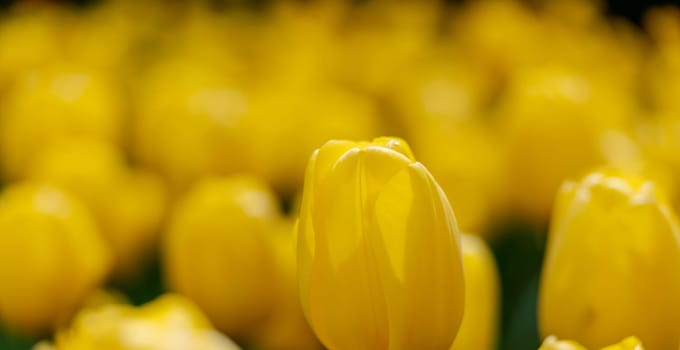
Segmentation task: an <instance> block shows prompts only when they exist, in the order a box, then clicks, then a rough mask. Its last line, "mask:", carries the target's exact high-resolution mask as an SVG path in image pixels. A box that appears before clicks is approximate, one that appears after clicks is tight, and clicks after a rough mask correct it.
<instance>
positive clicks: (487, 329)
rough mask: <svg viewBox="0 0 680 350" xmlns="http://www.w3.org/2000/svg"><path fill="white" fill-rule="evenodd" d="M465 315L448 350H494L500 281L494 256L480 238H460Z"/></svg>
mask: <svg viewBox="0 0 680 350" xmlns="http://www.w3.org/2000/svg"><path fill="white" fill-rule="evenodd" d="M461 237H462V240H461V242H462V250H463V268H464V269H465V314H464V315H463V323H462V324H461V325H460V331H459V332H458V336H457V337H456V340H455V341H454V342H453V346H452V347H451V350H469V349H478V350H493V349H495V348H496V342H497V341H498V315H499V312H500V309H499V307H498V306H499V305H498V303H499V298H500V293H499V288H500V286H499V281H498V271H497V270H496V263H495V261H494V258H493V255H492V254H491V251H490V250H489V247H487V245H486V243H485V242H484V241H483V240H482V239H481V238H479V237H476V236H472V235H468V234H463V235H461Z"/></svg>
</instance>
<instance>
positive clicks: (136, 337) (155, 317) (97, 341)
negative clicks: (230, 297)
mask: <svg viewBox="0 0 680 350" xmlns="http://www.w3.org/2000/svg"><path fill="white" fill-rule="evenodd" d="M40 346H42V347H43V348H44V349H53V350H91V349H107V350H175V349H176V350H180V349H201V350H238V349H239V348H238V346H236V345H235V344H234V343H233V342H232V341H231V340H229V339H228V338H227V337H225V336H223V335H221V334H219V333H218V332H216V331H214V330H213V329H212V327H211V325H210V322H209V321H208V320H207V319H206V318H205V316H203V314H202V313H201V312H200V310H198V308H197V307H196V306H194V305H193V304H192V303H191V302H189V301H188V300H187V299H185V298H183V297H180V296H174V295H165V296H162V297H160V298H159V299H156V300H155V301H152V302H150V303H148V304H146V305H144V306H141V307H139V308H135V307H132V306H128V305H106V306H102V307H98V308H92V309H84V310H83V311H81V312H80V313H79V314H78V315H77V316H76V318H75V321H74V322H73V324H72V325H71V327H70V328H69V329H66V330H64V331H61V332H59V333H57V335H56V339H55V344H54V345H53V346H51V347H47V346H49V345H48V344H44V343H43V344H41V345H40ZM43 348H40V349H43Z"/></svg>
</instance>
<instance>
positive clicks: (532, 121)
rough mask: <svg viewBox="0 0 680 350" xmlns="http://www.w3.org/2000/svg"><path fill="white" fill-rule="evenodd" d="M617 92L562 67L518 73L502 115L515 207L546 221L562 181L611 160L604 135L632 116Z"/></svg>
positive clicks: (510, 187) (584, 74) (508, 171)
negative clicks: (629, 115)
mask: <svg viewBox="0 0 680 350" xmlns="http://www.w3.org/2000/svg"><path fill="white" fill-rule="evenodd" d="M618 92H619V91H618V90H617V89H614V88H611V87H609V86H608V85H605V84H604V83H603V82H602V81H599V80H596V79H591V78H590V77H589V76H587V75H586V73H584V72H580V71H577V70H574V69H571V68H564V67H559V66H546V67H539V68H532V69H529V70H526V71H522V72H518V73H517V75H516V77H515V79H514V80H513V81H512V83H511V84H510V87H509V89H508V92H507V94H506V95H505V97H504V100H503V103H502V106H501V109H500V111H501V113H502V115H504V116H505V118H504V119H503V120H502V121H501V122H502V126H501V129H502V132H503V135H504V137H503V142H504V149H505V150H506V158H507V159H506V160H507V172H506V173H507V177H506V179H507V186H506V187H507V189H508V191H509V194H508V195H509V197H510V198H509V200H510V205H511V206H512V209H513V210H514V211H515V212H517V214H520V215H523V216H525V217H527V218H529V219H532V220H534V221H538V222H541V221H547V219H548V217H549V215H550V210H551V207H552V203H553V201H554V197H555V194H556V193H557V190H558V189H559V186H560V183H561V182H562V181H563V180H564V179H565V178H568V177H572V176H579V175H581V174H582V173H583V172H585V171H588V170H589V169H591V168H593V167H596V166H600V165H602V164H607V163H608V161H609V157H608V155H607V152H606V151H607V150H606V148H605V145H606V142H605V141H606V137H607V135H608V134H609V132H610V131H614V130H620V129H621V128H623V126H624V124H625V123H626V121H627V120H628V119H627V118H628V113H630V110H632V108H628V107H627V105H626V104H625V103H623V102H622V103H618V102H615V101H621V100H622V101H624V102H626V101H627V100H626V98H623V97H622V96H623V95H621V94H618Z"/></svg>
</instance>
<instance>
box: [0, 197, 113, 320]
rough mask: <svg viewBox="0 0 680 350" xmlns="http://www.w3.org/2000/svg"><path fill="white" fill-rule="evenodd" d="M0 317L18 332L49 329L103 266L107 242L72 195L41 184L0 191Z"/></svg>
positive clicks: (74, 304) (102, 274)
mask: <svg viewBox="0 0 680 350" xmlns="http://www.w3.org/2000/svg"><path fill="white" fill-rule="evenodd" d="M0 262H1V263H0V319H1V321H2V322H4V323H5V324H6V325H7V326H9V327H10V328H13V329H17V330H19V331H22V332H28V333H40V332H45V331H49V330H51V329H53V328H54V327H56V326H58V325H59V324H61V323H62V322H64V321H66V320H67V319H68V317H70V316H71V314H72V313H73V312H74V311H75V310H76V309H77V307H78V306H79V304H80V303H82V302H83V301H84V299H85V298H86V297H87V296H88V295H89V294H90V292H92V291H93V290H94V289H95V288H96V287H97V285H98V284H99V283H100V282H102V280H103V279H104V277H106V274H107V273H108V271H109V267H110V263H111V256H110V252H109V250H108V246H107V245H106V243H105V242H104V240H103V239H102V238H101V235H100V232H99V230H98V228H97V226H96V224H95V222H94V220H93V218H92V217H91V216H90V213H89V212H88V211H87V209H86V208H85V207H83V206H82V204H80V203H79V202H78V201H77V200H76V199H74V198H72V197H71V196H69V195H67V194H66V193H64V192H62V191H61V190H58V189H56V188H54V187H51V186H47V185H34V184H17V185H11V186H9V187H8V188H6V189H5V190H4V191H3V193H2V194H1V195H0Z"/></svg>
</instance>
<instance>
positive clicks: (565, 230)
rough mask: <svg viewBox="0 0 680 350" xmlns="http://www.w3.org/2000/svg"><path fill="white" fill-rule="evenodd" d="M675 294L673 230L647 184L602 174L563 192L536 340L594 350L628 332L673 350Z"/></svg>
mask: <svg viewBox="0 0 680 350" xmlns="http://www.w3.org/2000/svg"><path fill="white" fill-rule="evenodd" d="M660 286H662V287H660ZM678 293H680V228H679V227H678V222H677V218H676V216H675V214H674V213H673V212H672V211H671V210H670V208H669V206H668V204H667V202H666V199H665V197H664V195H663V194H662V193H661V191H660V190H659V189H658V188H657V187H656V185H655V184H654V183H653V182H651V181H646V180H644V179H639V178H633V177H626V176H622V175H621V174H620V173H619V172H616V171H613V170H602V171H597V172H593V173H591V174H589V175H588V176H586V177H585V178H583V179H582V180H581V181H579V182H566V183H565V184H564V185H563V186H562V189H561V191H560V194H559V197H558V199H557V202H556V205H555V210H554V212H553V217H552V223H551V228H550V236H549V241H548V248H547V253H546V258H545V262H544V266H543V272H542V279H541V286H540V293H539V324H540V330H541V333H542V334H543V335H549V334H554V335H556V336H558V337H560V338H567V339H574V340H576V341H578V342H580V343H582V344H584V345H585V346H587V347H589V348H598V347H603V346H605V345H607V344H611V343H613V342H615V341H617V340H618V339H621V338H623V337H625V336H628V335H630V334H635V335H637V336H638V337H639V338H640V339H641V340H642V342H644V344H645V345H646V346H648V347H649V348H651V349H660V350H663V349H676V348H677V346H678V342H679V341H680V335H679V334H678V332H677V325H678V323H679V322H680V300H678V298H677V295H678Z"/></svg>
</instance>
